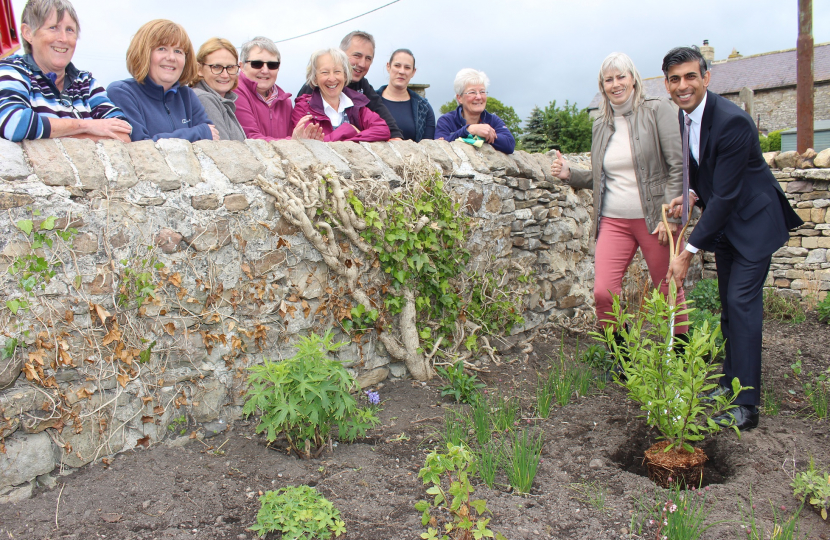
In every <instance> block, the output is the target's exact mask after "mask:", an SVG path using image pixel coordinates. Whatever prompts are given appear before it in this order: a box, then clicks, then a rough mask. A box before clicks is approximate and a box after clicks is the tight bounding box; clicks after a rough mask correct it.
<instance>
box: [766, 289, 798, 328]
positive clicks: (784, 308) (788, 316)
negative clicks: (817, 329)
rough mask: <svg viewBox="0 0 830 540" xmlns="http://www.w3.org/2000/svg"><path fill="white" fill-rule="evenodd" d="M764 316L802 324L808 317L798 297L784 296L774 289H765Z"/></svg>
mask: <svg viewBox="0 0 830 540" xmlns="http://www.w3.org/2000/svg"><path fill="white" fill-rule="evenodd" d="M764 318H766V319H775V320H778V321H784V322H789V323H791V324H801V323H803V322H804V321H805V320H806V319H807V315H806V314H805V313H804V308H803V307H802V306H801V301H800V300H799V299H798V298H794V297H791V296H784V295H782V294H779V293H777V292H776V291H775V290H774V289H772V288H768V289H764Z"/></svg>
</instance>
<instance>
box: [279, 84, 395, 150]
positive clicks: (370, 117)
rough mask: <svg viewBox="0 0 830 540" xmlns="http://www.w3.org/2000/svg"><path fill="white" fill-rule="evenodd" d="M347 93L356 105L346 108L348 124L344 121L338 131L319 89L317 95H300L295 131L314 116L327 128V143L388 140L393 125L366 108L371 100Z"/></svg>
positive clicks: (346, 90)
mask: <svg viewBox="0 0 830 540" xmlns="http://www.w3.org/2000/svg"><path fill="white" fill-rule="evenodd" d="M343 92H344V93H345V94H346V95H347V96H348V97H349V99H351V100H352V103H354V105H353V106H352V107H349V108H348V109H346V115H347V116H348V118H349V123H348V124H347V123H346V122H343V123H342V124H340V126H339V127H338V128H337V129H334V128H333V127H332V125H331V120H329V117H328V116H326V113H324V112H323V96H322V95H321V94H320V89H319V88H315V89H314V92H313V93H311V94H304V95H302V96H299V97H298V98H297V101H296V103H294V112H293V113H291V129H292V131H293V129H294V126H296V125H297V122H299V121H300V119H301V118H302V117H303V116H305V115H307V114H311V116H312V118H313V121H314V122H316V123H317V124H319V125H320V127H321V128H323V135H324V136H323V140H324V141H326V142H333V141H366V142H372V141H388V140H389V136H390V135H389V126H388V125H387V124H386V122H385V121H384V120H383V118H381V117H380V116H379V115H378V114H377V113H375V112H372V111H370V110H369V107H367V106H366V105H368V104H369V98H367V97H366V96H364V95H363V94H361V93H360V92H355V91H354V90H352V89H350V88H344V89H343ZM353 126H354V127H353ZM355 127H356V128H357V129H359V130H360V133H357V132H356V131H355V130H354V128H355Z"/></svg>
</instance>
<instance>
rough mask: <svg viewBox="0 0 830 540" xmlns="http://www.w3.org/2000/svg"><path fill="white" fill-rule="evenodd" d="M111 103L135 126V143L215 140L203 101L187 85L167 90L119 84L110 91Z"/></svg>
mask: <svg viewBox="0 0 830 540" xmlns="http://www.w3.org/2000/svg"><path fill="white" fill-rule="evenodd" d="M107 95H108V96H109V98H110V100H112V102H113V103H114V104H115V105H116V106H117V107H119V108H120V109H121V110H122V111H124V114H125V115H127V121H128V122H129V123H130V125H131V126H133V132H132V133H131V134H130V138H131V139H132V140H133V141H143V140H146V139H153V140H154V141H157V140H159V139H187V140H188V141H190V142H196V141H201V140H202V139H213V134H212V133H211V131H210V127H208V124H212V123H213V122H211V121H210V118H208V115H207V113H206V112H205V108H204V107H202V102H201V101H199V98H198V97H196V94H195V93H194V92H193V90H191V89H190V88H188V87H187V86H179V83H176V84H174V85H173V87H172V88H171V89H170V90H168V91H166V92H165V91H164V88H162V87H161V86H159V85H157V84H156V83H154V82H153V81H151V80H150V77H147V78H146V79H144V82H143V83H139V82H138V81H136V80H135V79H126V80H123V81H115V82H114V83H112V84H110V85H109V87H108V88H107Z"/></svg>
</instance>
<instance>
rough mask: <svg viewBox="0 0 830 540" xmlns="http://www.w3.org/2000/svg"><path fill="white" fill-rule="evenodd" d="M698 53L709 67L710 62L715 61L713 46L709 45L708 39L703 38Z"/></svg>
mask: <svg viewBox="0 0 830 540" xmlns="http://www.w3.org/2000/svg"><path fill="white" fill-rule="evenodd" d="M700 54H702V55H703V58H704V60H706V64H707V65H709V66H710V67H711V65H712V62H714V61H715V48H714V47H712V46H711V45H709V40H708V39H704V40H703V47H701V48H700Z"/></svg>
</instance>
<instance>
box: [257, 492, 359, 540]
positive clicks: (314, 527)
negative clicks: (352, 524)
mask: <svg viewBox="0 0 830 540" xmlns="http://www.w3.org/2000/svg"><path fill="white" fill-rule="evenodd" d="M259 503H260V508H259V512H257V516H256V524H255V525H252V526H251V528H250V529H251V531H253V532H255V533H256V534H257V535H258V536H261V537H264V536H265V535H266V534H268V533H272V532H276V533H281V536H280V538H281V539H282V540H312V539H317V538H320V539H323V540H327V539H329V538H331V537H332V535H334V536H335V537H339V536H340V535H341V534H343V533H345V532H346V524H345V523H344V522H343V521H342V520H341V519H340V511H339V510H338V509H337V508H335V507H334V505H333V504H331V502H329V501H328V500H327V499H326V498H325V497H323V496H322V495H320V493H319V492H318V491H317V490H316V489H314V488H313V487H308V486H289V487H284V488H281V489H278V490H277V491H266V492H265V494H263V495H262V496H261V497H260V498H259Z"/></svg>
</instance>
